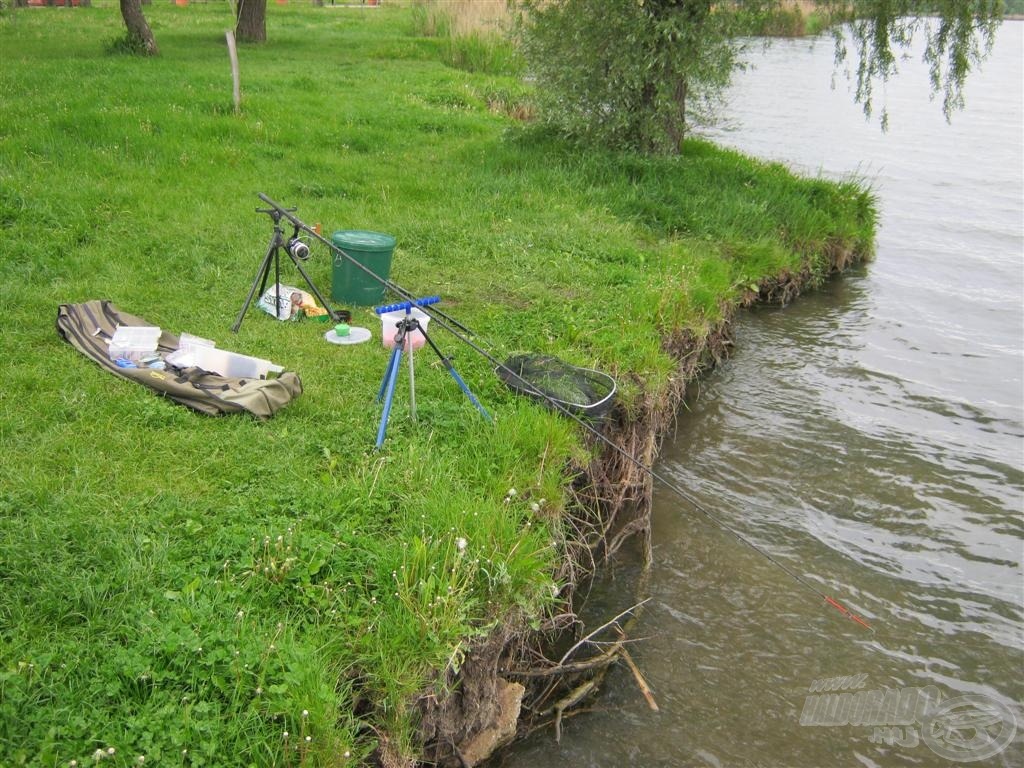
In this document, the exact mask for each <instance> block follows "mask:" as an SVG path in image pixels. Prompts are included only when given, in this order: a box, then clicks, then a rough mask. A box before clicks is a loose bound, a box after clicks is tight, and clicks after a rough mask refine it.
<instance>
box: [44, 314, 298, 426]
mask: <svg viewBox="0 0 1024 768" xmlns="http://www.w3.org/2000/svg"><path fill="white" fill-rule="evenodd" d="M119 325H124V326H146V325H150V324H149V323H147V322H146V321H145V320H143V319H142V318H140V317H136V316H134V315H129V314H127V313H125V312H121V311H120V310H119V309H118V308H117V307H115V306H114V305H113V304H112V303H110V302H109V301H87V302H84V303H82V304H61V305H60V308H59V309H58V311H57V333H58V334H60V336H61V337H62V338H63V339H64V340H65V341H66V342H68V343H69V344H70V345H71V346H73V347H74V348H75V349H77V350H78V351H79V352H81V353H82V354H84V355H86V356H88V357H90V358H92V359H93V360H95V361H96V362H97V363H99V365H100V366H101V367H102V368H104V369H105V370H107V371H109V372H110V373H114V374H117V375H118V376H120V377H122V378H125V379H128V380H129V381H134V382H136V383H137V384H143V385H145V386H147V387H149V388H150V389H155V390H156V391H157V392H158V393H160V394H161V395H163V396H164V397H167V398H170V399H171V400H174V401H175V402H176V403H181V404H182V405H186V406H188V407H189V408H192V409H193V410H196V411H199V412H200V413H205V414H209V415H211V416H219V415H221V414H223V413H251V414H252V415H253V416H256V417H257V418H260V419H267V418H270V417H271V416H273V415H274V414H275V413H277V411H278V410H280V409H281V408H283V407H284V406H286V405H287V404H288V403H289V402H291V400H292V399H293V398H295V397H298V396H299V395H300V394H302V382H301V381H300V380H299V377H298V376H297V375H296V374H294V373H291V372H290V371H285V372H284V373H282V374H281V375H280V376H278V378H276V379H254V378H249V379H242V378H232V377H228V376H221V375H220V374H217V373H211V372H209V371H204V370H203V369H201V368H198V367H192V368H184V369H176V368H173V367H171V366H168V367H167V369H166V370H162V371H159V370H155V369H152V368H121V367H119V366H118V365H117V364H116V363H115V362H114V361H113V360H111V359H110V356H109V341H110V339H111V337H112V336H113V335H114V331H115V330H117V327H118V326H119ZM177 348H178V337H177V336H174V335H172V334H170V333H167V332H166V331H163V332H161V334H160V341H159V346H158V349H157V351H158V352H160V353H162V354H168V353H171V352H173V351H175V350H176V349H177Z"/></svg>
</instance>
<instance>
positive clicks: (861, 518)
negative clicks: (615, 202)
mask: <svg viewBox="0 0 1024 768" xmlns="http://www.w3.org/2000/svg"><path fill="white" fill-rule="evenodd" d="M1022 33H1024V22H1007V23H1005V24H1004V25H1003V27H1002V28H1001V29H1000V31H999V32H998V35H997V40H996V46H995V50H994V52H993V54H992V56H991V57H990V59H989V60H988V61H987V62H986V63H985V64H984V66H983V68H982V69H981V70H980V71H979V72H977V73H976V74H974V75H972V77H971V78H970V79H969V81H968V84H967V90H966V98H967V108H966V111H965V112H962V113H958V114H956V115H954V116H953V121H952V124H951V125H949V124H947V123H946V121H945V119H944V118H943V116H942V114H941V109H940V104H939V103H938V102H932V101H929V100H928V98H927V79H926V78H927V74H926V70H925V68H924V67H923V66H922V65H920V64H919V63H918V62H916V61H906V62H903V63H901V65H900V66H901V69H902V70H903V73H902V75H901V77H900V78H899V79H897V80H894V81H893V82H891V83H890V84H889V85H888V86H887V87H886V89H885V94H884V95H885V100H886V103H887V104H888V109H889V113H890V126H889V131H888V132H887V133H882V132H881V131H880V130H879V127H878V125H877V122H876V123H871V122H866V121H865V119H864V117H863V115H862V113H861V112H860V109H859V107H857V106H856V105H854V104H853V103H852V99H851V98H850V95H849V93H848V92H847V87H846V83H845V81H844V80H843V78H842V77H841V76H840V77H839V78H838V79H837V83H836V88H835V89H834V90H833V89H831V87H830V82H831V78H832V72H833V64H832V55H833V52H832V46H831V42H830V41H829V40H819V41H817V42H812V41H782V42H778V43H776V44H775V45H774V46H772V47H771V48H770V49H769V50H767V51H766V52H763V53H761V52H759V53H758V54H757V55H753V56H752V61H753V62H754V63H755V64H756V68H755V69H754V70H752V71H748V72H746V73H744V74H743V75H742V76H740V77H739V78H738V80H737V83H736V84H735V86H734V87H733V89H732V90H731V92H730V95H729V107H728V109H727V120H728V122H727V124H726V125H725V126H724V127H722V128H720V129H716V130H715V131H714V132H713V138H714V139H715V140H717V141H720V142H722V143H726V144H730V145H732V146H735V147H737V148H739V149H742V150H743V151H745V152H748V153H751V154H754V155H757V156H760V157H764V158H770V159H775V160H781V161H783V162H785V163H787V164H789V165H790V166H791V167H793V168H795V169H797V170H798V171H800V172H803V173H808V174H819V173H820V174H823V175H825V176H828V177H845V176H850V175H856V176H859V177H861V178H864V179H866V180H868V181H869V182H870V183H871V185H872V186H873V188H874V190H875V191H876V193H877V195H878V199H879V206H880V209H881V212H882V220H881V227H880V229H879V232H878V239H877V256H876V259H875V261H873V262H872V263H870V264H869V265H867V266H866V267H863V268H860V269H858V270H856V271H854V272H853V273H852V274H849V275H847V276H845V277H842V278H840V279H838V280H835V281H833V282H831V283H830V284H829V285H827V286H826V287H825V288H824V289H823V290H821V291H819V292H817V293H814V294H811V295H807V296H805V297H802V298H800V299H799V300H798V301H797V302H796V303H794V304H793V305H791V306H790V307H789V308H786V309H761V310H758V311H755V312H753V313H750V314H749V315H747V316H745V317H743V318H742V319H741V320H740V322H739V328H738V336H737V349H736V353H735V355H734V357H733V358H732V359H731V360H730V361H729V362H728V363H726V364H725V365H723V366H721V367H720V368H719V369H718V370H717V371H715V372H714V373H712V374H711V375H710V376H708V377H707V378H706V379H705V380H704V381H703V382H702V383H701V386H700V388H699V393H697V395H696V396H695V397H693V398H691V400H690V402H689V408H688V409H687V410H686V411H684V412H683V413H682V414H680V418H679V423H678V429H677V433H676V435H675V440H674V442H673V443H667V444H666V446H665V448H664V450H663V455H662V459H661V463H660V465H659V470H660V471H661V472H663V473H665V474H667V475H669V476H671V477H672V478H673V479H674V480H676V481H677V482H678V483H680V484H681V485H682V486H683V487H685V488H687V489H689V490H690V491H691V492H692V493H693V494H694V495H695V496H696V497H697V498H698V499H699V500H700V501H701V503H702V504H704V505H705V506H706V508H707V509H708V510H709V511H711V512H713V513H714V514H715V515H717V516H719V517H720V518H722V519H723V520H725V521H726V522H727V523H728V524H729V525H731V526H734V527H735V528H736V529H738V530H739V531H741V532H743V534H744V535H746V536H747V537H749V539H751V540H752V541H753V542H754V543H756V544H757V545H758V546H760V547H763V548H764V549H765V550H766V551H768V552H770V553H771V554H772V556H773V557H775V558H777V559H778V560H780V561H781V562H782V563H784V564H785V565H786V566H787V567H789V568H791V569H792V570H794V571H795V572H796V573H798V574H800V575H801V576H802V577H804V578H805V579H806V580H807V581H808V582H809V583H810V584H812V585H813V586H814V587H815V588H816V589H819V590H820V591H822V592H824V593H826V594H829V595H833V596H835V597H836V598H837V599H838V600H840V601H842V602H843V603H845V604H846V605H848V606H849V607H850V608H852V609H853V610H855V611H857V612H858V613H860V614H861V615H862V616H863V617H864V618H865V619H866V620H867V621H869V622H870V623H871V625H872V627H873V631H868V630H865V629H863V628H862V627H860V626H859V625H857V624H856V623H854V622H853V621H850V620H849V619H846V618H844V617H843V616H842V615H840V614H839V612H838V611H835V610H834V609H832V608H830V607H829V606H828V605H827V604H825V603H824V602H823V601H822V600H821V599H820V598H818V597H816V596H815V595H814V594H813V593H812V592H811V591H809V590H807V589H805V588H804V587H802V586H800V585H799V584H798V583H796V582H795V581H794V580H793V579H792V578H790V577H789V576H788V575H786V574H785V573H784V572H782V571H781V570H780V569H778V568H776V567H775V566H773V565H772V564H771V563H770V562H768V561H767V560H766V559H765V558H763V557H762V556H760V555H758V554H757V553H755V552H753V551H752V550H751V549H750V548H748V547H746V546H745V545H743V544H741V543H740V542H738V541H737V540H736V539H734V538H733V537H731V536H730V535H729V534H727V533H724V532H722V531H721V530H720V529H718V528H716V527H715V526H714V525H712V524H710V523H709V521H708V520H707V519H706V518H704V517H703V516H701V515H700V514H697V513H694V512H693V511H692V510H691V509H689V508H688V507H687V505H685V504H684V503H681V502H680V501H679V500H678V499H677V498H676V497H675V496H673V495H672V494H671V493H670V492H668V491H665V490H663V489H662V490H658V491H656V496H655V510H654V518H653V526H654V557H655V568H654V571H653V575H652V577H651V582H650V585H649V594H650V596H651V598H652V599H651V602H650V603H648V604H647V606H646V609H645V612H644V614H643V618H642V622H641V624H640V626H639V627H638V629H637V630H635V633H636V634H638V635H640V636H642V638H644V639H643V640H642V641H641V642H638V643H637V644H636V645H634V646H633V649H632V655H633V657H634V659H635V660H636V662H637V665H638V666H639V668H640V669H641V670H642V672H643V674H644V676H645V677H646V679H647V682H648V683H649V684H650V686H651V688H652V689H653V692H654V697H655V699H656V701H657V704H658V705H659V709H660V711H658V712H653V711H651V710H650V709H649V708H648V706H647V704H646V702H645V700H644V698H643V697H642V696H641V694H640V692H639V690H638V688H637V686H636V684H635V683H634V680H633V677H632V676H631V675H630V673H629V671H628V670H626V669H624V668H616V669H615V670H614V671H613V672H612V673H611V674H610V675H609V677H608V678H607V681H606V684H605V686H604V694H603V696H602V697H601V698H600V699H599V700H598V701H597V703H596V705H595V711H593V712H590V713H587V714H584V715H580V716H577V717H574V718H572V719H571V720H566V721H565V723H564V724H563V735H562V740H561V743H560V744H556V743H555V740H554V735H553V733H552V732H551V731H550V730H548V731H544V732H541V733H538V734H536V735H535V736H534V737H532V738H531V739H529V740H527V741H525V742H523V743H521V744H519V745H518V746H516V747H515V748H513V750H512V751H511V752H510V753H508V754H507V755H505V756H504V757H503V758H502V760H501V764H502V765H503V766H508V767H515V768H521V767H525V766H531V768H532V767H537V768H545V767H547V766H566V765H571V766H593V767H595V768H618V767H619V766H627V765H635V766H705V765H707V766H765V767H768V768H775V767H776V766H799V767H801V768H803V767H806V768H816V767H817V766H833V765H836V766H847V765H849V766H906V765H914V766H952V765H957V764H959V763H961V762H966V761H967V760H968V759H977V758H980V760H978V761H977V762H974V763H972V764H976V765H1006V766H1020V765H1024V746H1022V745H1024V713H1022V710H1021V707H1020V702H1021V701H1022V699H1024V651H1022V649H1024V629H1022V606H1024V569H1022V560H1024V522H1022V515H1024V415H1022V402H1024V388H1022V387H1024V385H1022V373H1024V312H1022V305H1024V178H1022V174H1024V156H1022V147H1024V111H1022V92H1024V76H1022V61H1024V34H1022ZM880 95H881V94H880ZM634 572H635V565H634V564H630V563H625V564H623V565H620V566H619V567H618V568H617V572H616V574H615V575H614V576H615V577H614V578H613V579H610V580H609V582H608V583H607V584H603V585H599V587H598V588H597V589H596V590H595V593H594V597H593V598H592V599H591V603H590V605H589V606H588V610H589V612H590V613H591V614H592V615H593V616H595V617H599V616H603V618H604V619H606V618H609V617H610V616H611V615H614V613H615V612H617V610H619V609H620V608H622V607H623V606H625V605H628V604H629V602H628V601H629V600H630V597H631V594H632V592H631V590H632V589H633V588H634V586H635V583H634V581H635V580H634V578H632V577H633V576H634ZM597 623H600V622H597ZM840 676H857V677H855V678H854V679H852V680H849V681H848V686H849V689H850V690H849V691H848V694H849V696H848V698H849V697H852V696H853V693H852V692H856V691H880V692H881V691H895V692H896V693H895V694H892V693H890V694H889V696H890V697H892V696H894V695H895V696H896V698H895V699H893V698H890V701H902V702H903V703H904V704H905V705H907V706H911V705H913V703H914V702H915V701H916V702H923V701H925V696H926V694H925V693H922V692H920V691H919V690H914V689H925V690H926V691H928V692H930V693H931V694H932V695H931V697H930V698H928V699H927V700H928V701H931V702H933V703H932V705H931V707H932V709H931V710H930V711H931V713H932V714H933V715H934V717H933V718H931V719H930V718H929V717H928V712H927V711H924V710H922V711H921V713H920V714H921V716H920V717H917V718H914V717H912V716H908V717H907V718H906V719H904V720H900V718H898V717H895V712H893V713H892V715H887V714H885V713H887V712H890V710H887V709H884V708H883V709H882V710H881V712H882V713H883V714H882V715H881V716H880V717H879V718H878V719H879V720H881V721H882V722H881V723H880V725H879V724H875V725H863V724H843V723H844V720H845V718H842V717H840V716H839V715H838V714H837V715H836V717H834V718H832V719H831V720H830V719H829V718H828V717H827V716H822V717H819V719H818V720H817V721H816V722H818V724H817V725H815V724H806V723H805V724H801V714H802V713H804V714H805V717H806V718H810V719H811V720H812V721H814V718H813V717H812V716H811V715H808V714H807V712H813V711H814V710H813V706H816V705H818V704H820V700H818V699H814V697H820V696H822V695H824V694H823V693H822V692H820V691H815V690H812V689H813V688H815V687H816V685H815V683H816V681H820V680H822V679H825V678H835V677H840ZM929 686H933V687H929ZM936 694H937V696H938V697H939V698H936ZM878 695H879V696H882V695H885V694H884V693H880V694H878ZM962 696H967V697H968V698H966V699H962V698H961V699H958V697H962ZM900 697H902V698H900ZM914 697H916V698H914ZM809 699H811V701H810V702H809ZM908 701H909V702H910V704H909V705H908V704H907V702H908ZM837 706H838V705H837ZM851 706H855V705H853V704H852V702H851ZM808 707H809V708H810V709H807V710H806V712H805V708H808ZM958 718H959V719H958ZM854 720H855V721H856V718H854ZM829 723H831V724H829ZM837 723H839V724H837ZM957 725H959V726H961V727H960V728H959V729H958V728H957V727H954V726H957ZM1014 728H1016V730H1015V736H1014V737H1013V739H1012V741H1010V743H1009V744H1008V745H1005V746H1004V742H1006V740H1007V739H1008V738H1009V737H1010V736H1011V735H1012V734H1013V733H1014V730H1013V729H1014ZM979 729H980V730H979ZM993 753H994V754H993Z"/></svg>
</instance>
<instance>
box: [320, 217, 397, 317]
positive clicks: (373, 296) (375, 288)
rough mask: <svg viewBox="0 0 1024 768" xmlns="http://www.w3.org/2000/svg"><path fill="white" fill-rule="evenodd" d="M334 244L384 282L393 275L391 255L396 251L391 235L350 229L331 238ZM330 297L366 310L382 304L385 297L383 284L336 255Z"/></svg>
mask: <svg viewBox="0 0 1024 768" xmlns="http://www.w3.org/2000/svg"><path fill="white" fill-rule="evenodd" d="M331 242H332V243H334V245H335V246H336V247H337V248H340V249H341V250H343V251H344V252H345V253H347V254H348V255H349V256H351V257H352V258H353V259H355V261H357V262H358V263H359V264H362V265H363V266H364V267H366V268H368V269H369V270H370V271H372V272H373V274H375V275H377V277H379V278H381V280H387V279H388V276H389V275H390V274H391V256H392V254H394V252H395V238H393V237H392V236H391V235H385V234H382V233H380V232H364V231H363V230H358V229H347V230H343V231H341V232H335V233H334V234H333V235H331ZM331 298H332V299H334V300H335V301H337V302H341V303H344V304H355V305H358V306H364V307H365V306H369V305H371V304H379V303H380V302H381V300H382V299H383V298H384V285H383V284H382V283H381V282H380V281H379V280H374V279H373V277H372V276H371V275H368V274H366V272H364V271H363V270H361V269H360V268H359V267H357V266H356V265H355V264H353V263H352V262H351V261H349V260H348V259H346V258H345V257H344V256H342V255H341V254H339V253H335V254H334V270H333V272H332V273H331Z"/></svg>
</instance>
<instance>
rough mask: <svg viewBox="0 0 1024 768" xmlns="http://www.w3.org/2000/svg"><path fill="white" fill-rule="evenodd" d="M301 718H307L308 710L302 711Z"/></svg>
mask: <svg viewBox="0 0 1024 768" xmlns="http://www.w3.org/2000/svg"><path fill="white" fill-rule="evenodd" d="M302 716H303V717H309V710H308V709H304V710H302Z"/></svg>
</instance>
